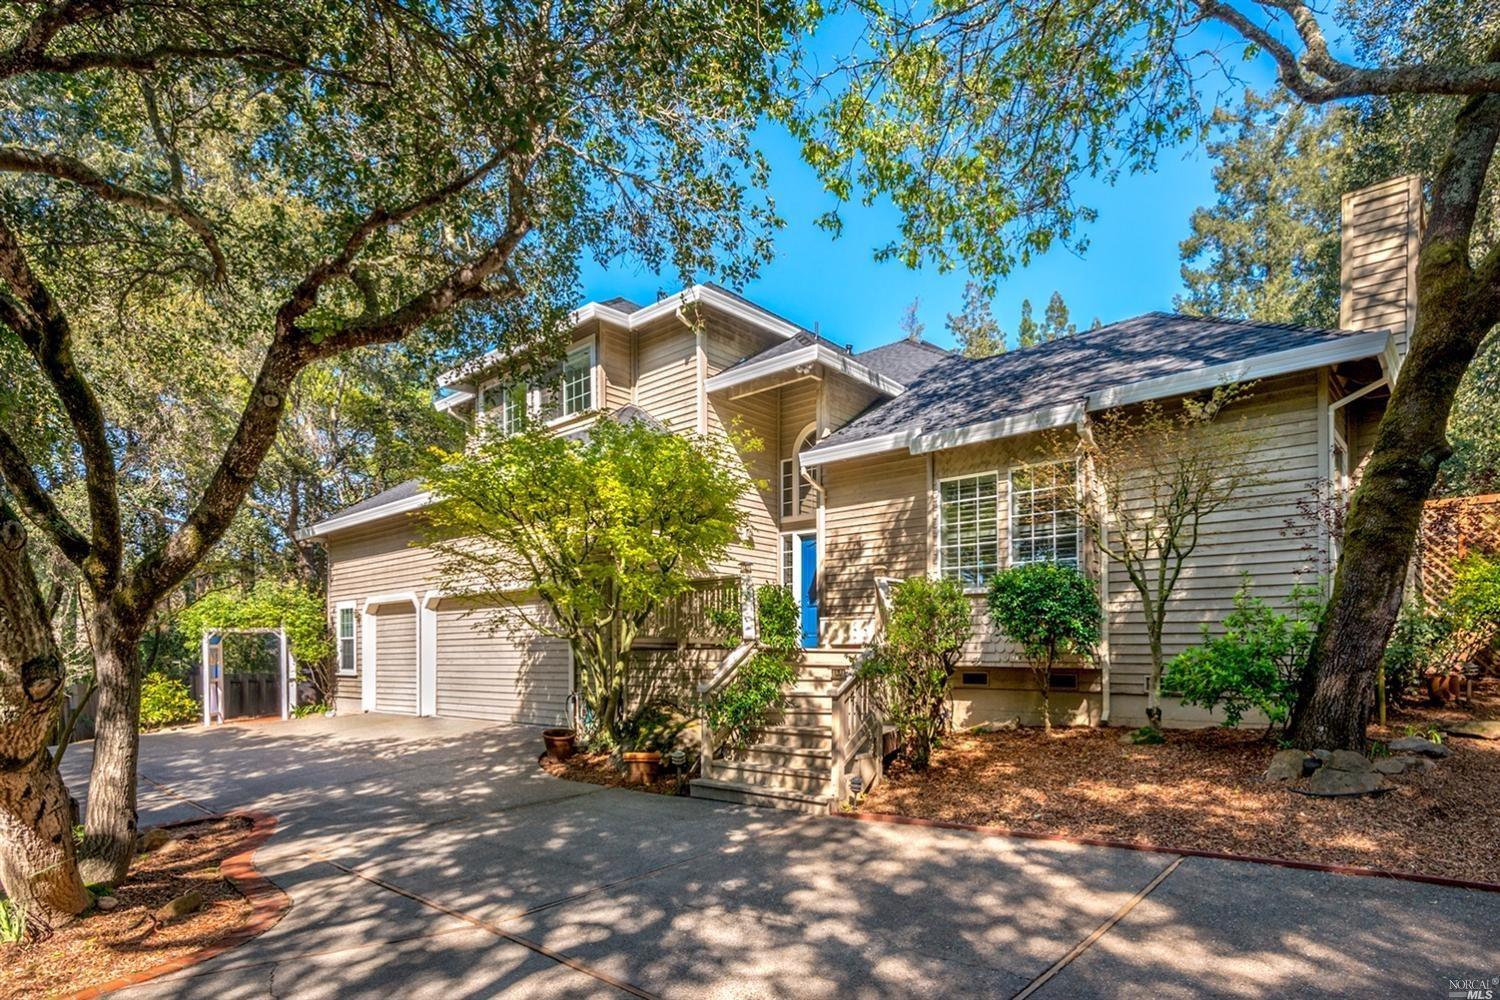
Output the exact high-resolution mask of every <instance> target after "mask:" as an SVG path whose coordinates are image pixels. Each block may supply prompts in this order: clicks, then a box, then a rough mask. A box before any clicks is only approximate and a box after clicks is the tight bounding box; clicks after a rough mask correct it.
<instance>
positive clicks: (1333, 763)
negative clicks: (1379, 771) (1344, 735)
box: [1323, 750, 1373, 774]
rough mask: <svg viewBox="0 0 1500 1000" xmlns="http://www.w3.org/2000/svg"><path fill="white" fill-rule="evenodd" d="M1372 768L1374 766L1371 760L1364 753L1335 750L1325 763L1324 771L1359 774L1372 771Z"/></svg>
mask: <svg viewBox="0 0 1500 1000" xmlns="http://www.w3.org/2000/svg"><path fill="white" fill-rule="evenodd" d="M1371 767H1373V765H1372V764H1371V763H1370V758H1368V757H1366V756H1365V755H1364V754H1362V753H1355V752H1354V751H1353V750H1335V751H1333V753H1331V754H1329V755H1328V759H1327V760H1326V761H1324V762H1323V770H1325V771H1326V770H1334V771H1351V772H1353V773H1356V774H1358V773H1360V772H1362V771H1368V770H1370V769H1371Z"/></svg>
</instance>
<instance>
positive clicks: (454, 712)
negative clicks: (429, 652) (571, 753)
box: [436, 601, 571, 725]
mask: <svg viewBox="0 0 1500 1000" xmlns="http://www.w3.org/2000/svg"><path fill="white" fill-rule="evenodd" d="M528 612H529V613H530V614H533V615H537V614H540V613H541V609H540V606H539V605H538V604H537V603H536V602H533V603H531V604H530V605H528ZM436 645H437V714H438V715H440V716H451V717H454V718H462V719H495V720H498V721H501V722H522V723H528V724H532V725H558V724H561V723H562V722H563V720H564V716H565V712H566V702H567V697H568V690H569V684H570V682H571V676H570V667H569V661H568V645H567V643H566V642H564V641H563V640H561V639H555V638H552V637H551V636H544V635H541V634H539V633H536V632H534V631H532V630H530V629H529V628H528V627H527V626H526V625H524V624H520V623H517V624H516V626H515V627H514V628H512V627H510V626H509V624H508V623H507V622H506V620H505V619H504V618H500V619H498V620H497V618H496V615H495V609H494V608H483V607H480V608H473V607H471V606H468V605H466V604H464V603H461V602H458V601H444V602H442V603H441V604H439V605H438V612H437V643H436Z"/></svg>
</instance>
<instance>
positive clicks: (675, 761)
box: [667, 747, 687, 771]
mask: <svg viewBox="0 0 1500 1000" xmlns="http://www.w3.org/2000/svg"><path fill="white" fill-rule="evenodd" d="M667 759H668V760H670V761H671V762H672V766H673V767H675V768H677V769H678V770H679V771H680V770H682V765H684V764H686V763H687V753H686V751H684V750H683V749H682V748H681V747H679V748H678V749H676V750H673V751H672V752H671V753H670V754H668V755H667Z"/></svg>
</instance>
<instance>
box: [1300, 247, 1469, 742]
mask: <svg viewBox="0 0 1500 1000" xmlns="http://www.w3.org/2000/svg"><path fill="white" fill-rule="evenodd" d="M1439 249H1440V248H1439ZM1442 258H1443V254H1442V253H1441V252H1431V251H1429V249H1428V248H1424V250H1423V254H1422V260H1421V264H1420V267H1419V271H1418V294H1419V296H1420V297H1421V305H1420V307H1419V312H1418V316H1417V325H1416V330H1415V333H1414V335H1413V337H1412V340H1411V352H1410V354H1408V356H1407V358H1406V361H1405V363H1404V364H1403V366H1402V368H1401V375H1400V378H1399V379H1398V380H1397V383H1396V385H1395V387H1394V388H1393V390H1392V392H1391V398H1390V403H1389V404H1388V405H1387V407H1386V411H1385V414H1384V416H1382V417H1381V420H1380V427H1379V429H1378V431H1377V433H1376V439H1375V447H1374V449H1373V450H1372V451H1371V453H1370V458H1369V461H1368V463H1367V465H1366V467H1365V471H1364V474H1363V475H1362V477H1361V479H1360V482H1359V485H1358V486H1357V487H1356V489H1355V491H1354V496H1353V498H1352V500H1351V502H1350V506H1349V516H1348V518H1347V519H1346V520H1345V530H1344V539H1343V546H1342V550H1341V555H1340V557H1339V566H1338V572H1337V574H1336V575H1335V577H1334V585H1333V594H1332V597H1331V598H1330V600H1329V605H1328V612H1327V614H1326V615H1324V618H1323V622H1322V624H1321V626H1320V627H1319V630H1318V638H1317V642H1316V644H1315V645H1314V647H1313V651H1312V655H1311V658H1310V660H1309V663H1308V669H1307V671H1306V673H1305V674H1304V676H1303V686H1302V691H1301V693H1300V697H1299V698H1298V702H1297V709H1296V711H1295V713H1294V715H1293V718H1292V724H1291V730H1290V736H1291V740H1292V742H1293V744H1295V745H1296V746H1299V747H1303V748H1305V749H1309V750H1310V749H1315V748H1326V749H1345V750H1357V751H1360V752H1363V751H1364V749H1365V728H1366V726H1367V725H1368V724H1369V720H1370V713H1371V711H1372V709H1373V707H1374V703H1375V675H1376V671H1377V669H1378V667H1379V664H1380V659H1381V656H1382V655H1383V653H1384V651H1385V645H1386V642H1387V641H1388V640H1389V639H1390V635H1391V629H1392V628H1393V627H1394V626H1395V623H1396V616H1397V614H1398V612H1399V610H1400V607H1401V592H1402V587H1403V585H1404V584H1405V581H1406V570H1407V564H1408V563H1409V561H1410V560H1411V556H1412V552H1413V550H1414V549H1415V547H1416V541H1417V534H1418V531H1419V529H1420V527H1421V521H1422V508H1423V505H1424V504H1425V503H1426V500H1427V497H1428V494H1429V493H1430V491H1431V490H1432V486H1433V483H1434V482H1435V481H1436V480H1437V474H1438V466H1439V465H1441V464H1442V462H1443V460H1444V459H1445V458H1447V457H1448V455H1449V454H1450V453H1451V452H1452V449H1451V447H1450V446H1449V444H1448V440H1447V436H1446V429H1447V425H1448V411H1449V410H1450V409H1451V408H1452V405H1453V397H1454V395H1455V394H1456V393H1457V391H1458V384H1459V381H1460V380H1461V379H1462V378H1463V374H1464V371H1465V370H1466V369H1467V368H1468V365H1469V362H1470V361H1471V360H1472V359H1473V356H1474V353H1475V351H1476V349H1477V348H1478V345H1479V344H1480V343H1481V342H1482V340H1483V336H1484V334H1485V332H1486V330H1485V329H1481V328H1478V327H1476V325H1475V323H1474V320H1473V317H1472V314H1471V312H1470V310H1469V308H1468V306H1467V304H1466V299H1467V296H1465V295H1463V294H1460V293H1459V291H1458V290H1457V289H1456V288H1455V287H1454V285H1453V284H1452V283H1450V282H1447V281H1445V280H1444V277H1445V268H1444V267H1443V265H1444V264H1445V263H1446V262H1445V261H1444V260H1443V259H1442Z"/></svg>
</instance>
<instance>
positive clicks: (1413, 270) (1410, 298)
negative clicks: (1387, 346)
mask: <svg viewBox="0 0 1500 1000" xmlns="http://www.w3.org/2000/svg"><path fill="white" fill-rule="evenodd" d="M1421 235H1422V179H1421V178H1420V177H1417V176H1415V175H1410V176H1406V177H1394V178H1392V179H1390V180H1388V181H1381V182H1380V183H1379V184H1375V185H1372V186H1370V187H1367V188H1362V189H1360V190H1358V191H1350V192H1349V193H1348V194H1346V195H1344V198H1343V223H1342V227H1341V229H1340V243H1341V265H1342V266H1341V273H1340V291H1339V326H1341V327H1343V328H1344V329H1346V330H1389V331H1390V332H1391V333H1392V334H1393V335H1394V337H1395V345H1396V355H1397V357H1398V358H1405V357H1406V342H1407V339H1408V338H1409V337H1410V336H1411V332H1412V330H1413V329H1414V328H1415V326H1416V321H1417V250H1418V245H1419V241H1420V240H1421Z"/></svg>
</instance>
